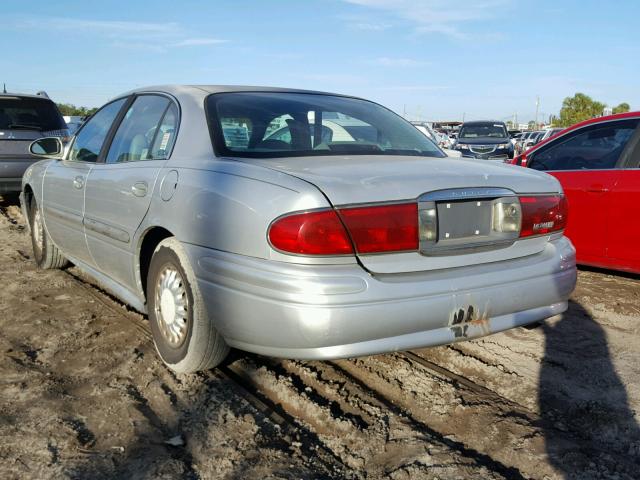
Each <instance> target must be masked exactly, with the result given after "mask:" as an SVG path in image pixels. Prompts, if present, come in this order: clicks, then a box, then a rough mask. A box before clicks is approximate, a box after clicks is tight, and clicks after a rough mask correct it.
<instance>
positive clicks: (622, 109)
mask: <svg viewBox="0 0 640 480" xmlns="http://www.w3.org/2000/svg"><path fill="white" fill-rule="evenodd" d="M630 110H631V107H630V106H629V104H628V103H627V102H623V103H621V104H620V105H618V106H617V107H613V113H625V112H628V111H630Z"/></svg>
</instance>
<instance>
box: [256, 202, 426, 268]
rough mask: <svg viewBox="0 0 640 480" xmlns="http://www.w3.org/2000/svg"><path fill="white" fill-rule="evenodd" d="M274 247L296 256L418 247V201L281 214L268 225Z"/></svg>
mask: <svg viewBox="0 0 640 480" xmlns="http://www.w3.org/2000/svg"><path fill="white" fill-rule="evenodd" d="M345 227H346V228H345ZM268 237H269V241H270V242H271V245H273V246H274V247H275V248H276V249H278V250H281V251H283V252H289V253H295V254H299V255H353V253H354V248H353V246H354V245H355V251H357V252H358V253H383V252H398V251H409V250H413V251H415V250H418V204H417V203H407V204H398V205H379V206H369V207H352V208H342V209H339V210H337V211H336V210H317V211H312V212H306V213H294V214H292V215H287V216H284V217H280V218H279V219H277V220H275V221H274V222H273V223H272V224H271V226H270V227H269V233H268Z"/></svg>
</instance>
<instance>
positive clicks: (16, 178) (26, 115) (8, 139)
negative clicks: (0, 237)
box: [0, 93, 69, 193]
mask: <svg viewBox="0 0 640 480" xmlns="http://www.w3.org/2000/svg"><path fill="white" fill-rule="evenodd" d="M68 134H69V131H68V130H67V124H66V123H65V122H64V119H63V118H62V116H61V115H60V112H59V111H58V107H56V104H55V103H53V102H52V101H51V100H50V99H49V98H48V97H47V96H46V94H44V93H41V94H39V95H23V94H12V93H0V193H8V192H19V191H20V188H21V182H22V174H23V173H24V171H25V170H26V169H27V167H28V166H29V165H31V164H32V163H33V162H37V161H38V160H40V159H39V158H37V157H34V156H33V155H31V154H30V153H29V145H30V144H31V142H33V141H34V140H36V139H38V138H41V137H65V136H67V135H68Z"/></svg>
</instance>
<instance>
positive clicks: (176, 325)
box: [147, 237, 229, 373]
mask: <svg viewBox="0 0 640 480" xmlns="http://www.w3.org/2000/svg"><path fill="white" fill-rule="evenodd" d="M147 307H148V312H149V322H150V323H151V331H152V333H153V340H154V343H155V345H156V350H157V351H158V354H159V355H160V358H161V359H162V361H163V362H164V363H165V364H167V366H168V367H169V368H171V369H172V370H175V371H176V372H179V373H192V372H197V371H200V370H208V369H210V368H213V367H215V366H216V365H218V364H220V362H222V361H223V360H224V359H225V357H226V356H227V354H228V353H229V347H228V346H227V344H226V342H225V341H224V338H222V336H221V335H220V334H219V333H218V331H217V330H216V329H215V328H214V326H213V322H212V321H211V318H210V317H209V315H208V314H207V310H206V308H205V305H204V301H203V299H202V295H201V293H200V289H199V288H198V283H197V281H196V278H195V274H194V273H193V270H192V269H191V265H190V263H189V259H188V258H187V255H186V253H185V252H184V249H183V248H182V245H181V244H180V242H179V241H178V240H177V239H175V238H173V237H171V238H167V239H165V240H163V241H162V242H160V243H159V244H158V246H157V247H156V249H155V251H154V253H153V257H152V258H151V265H150V267H149V274H148V276H147Z"/></svg>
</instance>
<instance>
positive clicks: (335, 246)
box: [269, 210, 353, 255]
mask: <svg viewBox="0 0 640 480" xmlns="http://www.w3.org/2000/svg"><path fill="white" fill-rule="evenodd" d="M269 241H270V242H271V245H273V246H274V247H275V248H276V249H278V250H282V251H283V252H288V253H296V254H299V255H345V254H353V246H352V245H351V240H350V239H349V235H347V232H346V230H345V229H344V225H342V222H341V221H340V218H338V214H337V213H336V212H335V210H319V211H313V212H306V213H295V214H293V215H288V216H285V217H280V218H279V219H277V220H275V221H274V222H273V223H272V224H271V226H270V227H269Z"/></svg>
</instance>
